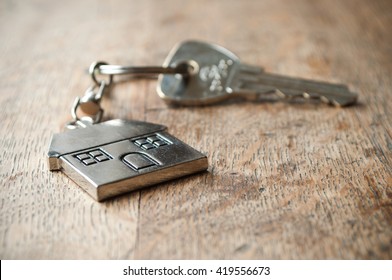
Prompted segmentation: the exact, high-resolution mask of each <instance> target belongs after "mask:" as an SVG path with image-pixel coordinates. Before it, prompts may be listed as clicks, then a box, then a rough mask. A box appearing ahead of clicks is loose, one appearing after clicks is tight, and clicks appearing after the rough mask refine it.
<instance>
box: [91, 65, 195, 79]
mask: <svg viewBox="0 0 392 280" xmlns="http://www.w3.org/2000/svg"><path fill="white" fill-rule="evenodd" d="M95 67H96V69H97V70H98V72H99V73H100V74H105V75H129V74H131V75H136V76H147V75H158V74H183V75H186V74H188V73H189V71H188V65H182V64H180V65H178V66H176V67H171V66H168V67H164V66H143V67H135V66H122V65H109V64H107V63H102V62H101V63H100V64H97V66H95Z"/></svg>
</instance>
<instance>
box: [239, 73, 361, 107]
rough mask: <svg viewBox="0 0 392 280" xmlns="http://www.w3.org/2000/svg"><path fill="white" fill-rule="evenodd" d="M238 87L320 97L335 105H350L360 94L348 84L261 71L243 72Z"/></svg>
mask: <svg viewBox="0 0 392 280" xmlns="http://www.w3.org/2000/svg"><path fill="white" fill-rule="evenodd" d="M237 89H238V91H240V92H245V93H248V94H249V93H252V92H253V94H255V95H262V94H267V93H271V92H275V93H277V95H278V96H280V97H282V98H299V97H301V98H306V99H319V100H321V101H323V102H326V103H329V104H332V105H335V106H342V107H343V106H348V105H352V104H354V103H355V102H356V101H357V98H358V95H357V94H356V93H354V92H351V91H350V90H349V88H348V87H347V86H346V85H343V84H332V83H328V82H319V81H312V80H306V79H300V78H291V77H285V76H282V75H276V74H270V73H265V72H261V73H259V74H256V75H254V74H248V73H244V72H241V73H240V76H239V79H238V84H237Z"/></svg>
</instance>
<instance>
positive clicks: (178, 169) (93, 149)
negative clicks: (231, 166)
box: [48, 64, 208, 201]
mask: <svg viewBox="0 0 392 280" xmlns="http://www.w3.org/2000/svg"><path fill="white" fill-rule="evenodd" d="M97 65H98V64H94V66H93V69H92V70H91V71H92V72H93V73H94V68H95V67H96V66H97ZM92 76H93V78H94V80H96V79H95V76H94V74H93V75H92ZM109 83H110V82H109ZM106 85H107V84H106V83H105V82H104V81H101V82H100V87H99V91H98V93H97V94H95V93H94V91H93V88H90V89H89V90H87V92H86V95H85V96H84V97H83V98H81V99H79V98H78V99H77V100H76V102H75V104H74V106H73V110H72V115H73V117H74V121H73V122H72V123H71V124H70V125H68V128H70V129H68V130H67V131H65V132H62V133H58V134H54V135H53V137H52V139H51V141H50V146H49V152H48V163H49V169H50V170H51V171H54V170H61V171H63V172H64V173H65V174H66V175H67V176H69V177H70V178H71V179H72V180H73V181H74V182H76V183H77V184H78V185H79V186H80V187H82V188H83V189H84V190H85V191H86V192H87V193H88V194H89V195H91V196H92V197H93V198H94V199H96V200H98V201H102V200H105V199H107V198H110V197H113V196H116V195H119V194H123V193H126V192H129V191H133V190H137V189H141V188H144V187H146V186H150V185H154V184H157V183H161V182H165V181H168V180H171V179H175V178H178V177H182V176H185V175H189V174H192V173H195V172H200V171H203V170H206V169H207V168H208V161H207V157H206V156H205V155H203V154H202V153H200V152H198V151H196V150H195V149H193V148H192V147H190V146H188V145H187V144H185V143H184V142H182V141H180V140H178V139H177V138H175V137H174V136H172V135H170V134H169V133H168V132H167V131H166V127H165V126H163V125H158V124H152V123H147V122H141V121H125V120H110V121H106V122H99V121H100V119H101V117H102V113H103V110H102V109H101V108H100V105H99V104H100V100H101V98H102V95H103V92H104V89H105V87H106ZM78 108H79V109H80V108H81V109H82V110H84V111H85V112H87V113H89V114H91V115H92V116H93V117H82V118H79V117H77V114H76V110H77V109H78Z"/></svg>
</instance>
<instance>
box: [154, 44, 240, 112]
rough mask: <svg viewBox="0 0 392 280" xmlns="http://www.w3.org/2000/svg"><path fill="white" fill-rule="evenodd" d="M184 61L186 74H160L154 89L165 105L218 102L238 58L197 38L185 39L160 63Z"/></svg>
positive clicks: (222, 97) (225, 96)
mask: <svg viewBox="0 0 392 280" xmlns="http://www.w3.org/2000/svg"><path fill="white" fill-rule="evenodd" d="M181 64H185V65H187V67H188V69H189V75H187V76H184V75H164V74H162V75H160V76H159V78H158V87H157V92H158V94H159V96H160V97H161V98H162V99H163V100H164V101H166V102H167V103H169V104H175V105H204V104H211V103H215V102H219V101H222V100H224V99H226V98H227V97H228V94H230V93H231V90H230V88H229V87H228V85H229V84H230V81H231V79H233V77H234V75H235V72H236V70H237V69H238V68H239V67H240V60H239V58H238V57H237V56H236V55H234V54H233V53H232V52H230V51H228V50H227V49H225V48H223V47H220V46H217V45H213V44H208V43H204V42H199V41H185V42H182V43H180V44H178V45H177V46H175V47H174V49H173V50H172V51H171V52H170V54H169V56H168V57H167V58H166V60H165V62H164V66H166V67H167V66H173V67H177V66H178V65H181Z"/></svg>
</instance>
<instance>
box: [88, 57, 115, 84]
mask: <svg viewBox="0 0 392 280" xmlns="http://www.w3.org/2000/svg"><path fill="white" fill-rule="evenodd" d="M103 65H108V63H107V62H104V61H96V62H93V63H91V65H90V68H89V69H88V72H89V73H90V75H91V78H92V79H93V81H94V83H95V84H96V85H97V86H100V85H101V84H102V82H104V83H106V85H107V86H110V85H111V84H112V82H113V74H109V82H105V81H104V80H100V81H99V80H98V79H97V77H96V75H95V74H96V72H97V71H98V72H99V73H101V72H100V71H99V67H100V66H103ZM101 74H104V73H101Z"/></svg>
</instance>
